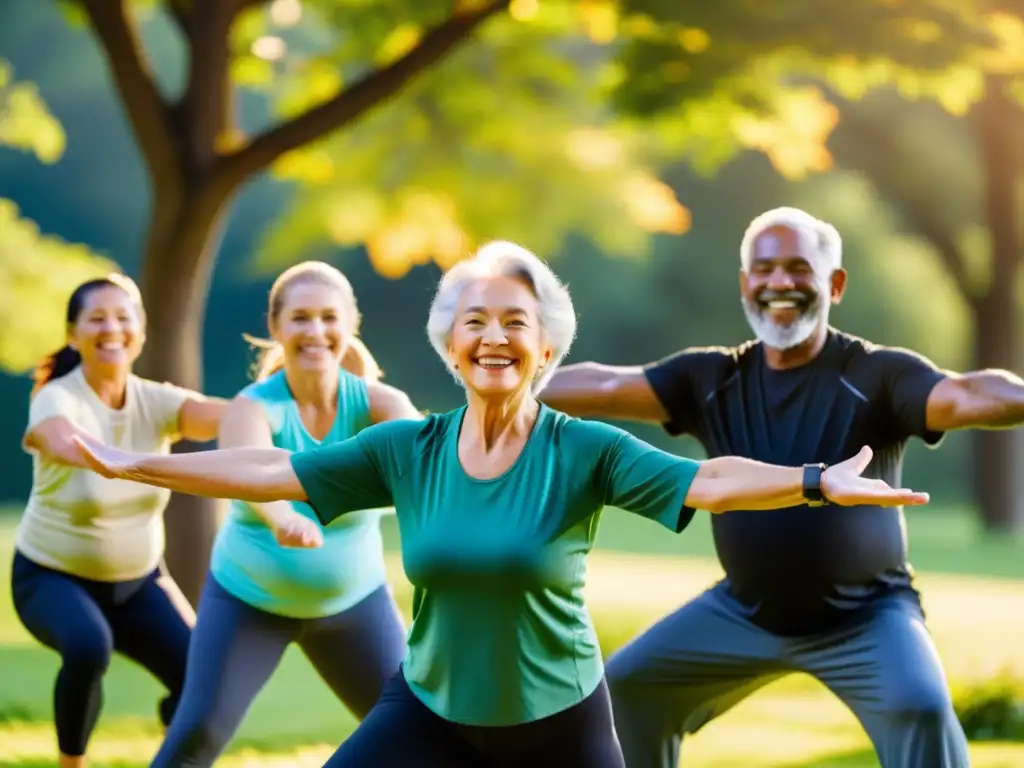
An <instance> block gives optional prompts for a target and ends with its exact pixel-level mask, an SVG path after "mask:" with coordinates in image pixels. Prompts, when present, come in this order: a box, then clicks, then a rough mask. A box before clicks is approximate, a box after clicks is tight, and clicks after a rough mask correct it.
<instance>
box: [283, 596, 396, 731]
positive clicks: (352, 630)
mask: <svg viewBox="0 0 1024 768" xmlns="http://www.w3.org/2000/svg"><path fill="white" fill-rule="evenodd" d="M299 645H300V646H301V648H302V652H303V653H305V654H306V657H307V658H308V659H309V660H310V662H311V663H312V664H313V666H314V667H315V668H316V671H317V672H318V673H319V674H320V677H322V678H323V679H324V682H326V683H327V685H328V686H330V688H331V690H332V691H334V693H335V695H337V697H338V698H339V699H341V700H342V702H344V704H345V706H346V707H348V708H349V710H351V711H352V714H354V715H355V716H356V717H357V718H358V719H360V720H362V719H363V718H364V717H366V714H367V713H368V712H369V711H370V709H371V708H372V707H373V705H374V704H375V703H376V702H377V699H378V698H379V697H380V692H381V690H383V688H384V685H385V684H386V683H387V681H388V680H390V679H391V678H392V677H394V675H395V673H396V672H397V671H398V667H399V665H400V664H401V663H402V659H403V658H405V627H404V626H403V624H402V617H401V616H400V615H399V613H398V607H397V606H396V605H395V601H394V600H393V599H392V597H391V592H390V590H389V589H388V588H387V587H386V586H383V587H381V588H380V589H378V590H377V591H376V592H374V593H373V594H371V595H370V596H369V597H367V598H366V599H365V600H363V601H362V602H360V603H358V604H357V605H354V606H353V607H352V608H350V609H349V610H347V611H345V612H343V613H339V614H337V615H336V616H329V617H327V618H323V619H318V620H316V621H314V622H311V623H310V624H309V625H308V626H307V628H306V630H305V631H304V632H303V634H302V636H301V637H300V639H299Z"/></svg>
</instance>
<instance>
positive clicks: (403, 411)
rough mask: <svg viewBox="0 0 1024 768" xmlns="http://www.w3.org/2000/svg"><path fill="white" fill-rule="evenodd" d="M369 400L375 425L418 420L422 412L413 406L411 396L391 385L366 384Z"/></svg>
mask: <svg viewBox="0 0 1024 768" xmlns="http://www.w3.org/2000/svg"><path fill="white" fill-rule="evenodd" d="M365 386H366V387H367V393H368V394H367V397H368V400H369V407H370V414H371V416H372V417H373V421H374V422H375V423H379V422H382V421H392V420H395V419H417V418H419V415H420V412H419V411H417V410H416V407H415V406H414V405H413V404H412V400H411V399H410V398H409V396H408V395H407V394H406V393H405V392H403V391H402V390H400V389H398V388H397V387H393V386H391V385H390V384H384V383H382V382H379V381H376V382H371V383H369V384H365Z"/></svg>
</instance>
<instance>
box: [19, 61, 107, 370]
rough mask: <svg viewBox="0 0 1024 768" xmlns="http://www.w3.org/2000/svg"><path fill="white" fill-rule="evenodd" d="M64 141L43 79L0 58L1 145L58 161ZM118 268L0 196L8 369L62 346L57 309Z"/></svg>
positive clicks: (28, 363) (61, 321) (29, 364)
mask: <svg viewBox="0 0 1024 768" xmlns="http://www.w3.org/2000/svg"><path fill="white" fill-rule="evenodd" d="M64 144H65V138H64V131H63V129H62V128H61V126H60V123H59V122H57V120H56V118H54V117H53V116H52V115H51V114H50V112H49V111H48V110H47V108H46V104H45V103H44V102H43V100H42V98H41V97H40V95H39V92H38V90H37V89H36V87H35V85H33V84H31V83H19V82H15V80H14V75H13V72H12V70H11V67H10V65H9V64H8V63H7V62H5V61H3V60H0V147H10V148H12V149H18V150H21V151H26V152H32V153H33V154H35V156H36V157H37V158H38V159H39V160H40V161H42V162H44V163H55V162H57V160H59V159H60V156H61V155H62V154H63V152H64ZM112 269H113V265H112V264H111V263H110V262H108V261H106V260H105V259H100V258H98V257H96V256H95V255H93V254H92V253H91V252H90V251H89V249H88V248H86V247H84V246H80V245H69V244H67V243H64V242H63V241H61V240H58V239H56V238H50V237H44V236H42V235H40V233H39V229H38V227H36V225H35V224H34V223H33V222H32V221H30V220H29V219H25V218H21V217H20V215H19V213H18V207H17V206H16V205H15V204H14V203H13V202H12V201H10V200H5V199H3V198H0V328H2V329H3V332H2V333H0V368H4V369H6V370H9V371H13V372H18V373H20V372H22V371H25V370H28V369H29V368H31V367H32V366H33V365H34V364H35V363H36V361H37V360H38V359H39V358H40V357H41V356H42V355H43V354H45V353H46V352H48V351H50V350H51V349H53V348H55V347H57V346H59V345H60V343H61V342H62V340H63V338H64V333H65V329H64V319H63V315H62V313H61V312H60V310H59V309H55V308H56V307H60V306H61V305H62V304H63V303H64V302H65V301H66V300H67V297H68V295H70V293H71V291H72V290H73V289H74V288H75V286H76V285H78V283H79V282H82V281H83V280H87V279H89V278H91V277H96V276H97V275H101V274H104V273H105V272H110V271H111V270H112ZM39 307H43V308H44V310H43V311H39V309H38V308H39Z"/></svg>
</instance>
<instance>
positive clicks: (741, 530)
mask: <svg viewBox="0 0 1024 768" xmlns="http://www.w3.org/2000/svg"><path fill="white" fill-rule="evenodd" d="M645 372H646V375H647V379H648V381H649V382H650V384H651V386H652V387H653V389H654V391H655V393H656V394H657V396H658V398H659V400H660V401H661V403H662V405H663V406H664V408H665V410H666V412H667V413H668V414H669V420H668V422H666V423H665V425H664V426H665V429H666V430H667V431H668V432H669V433H670V434H672V435H681V434H691V435H693V436H694V437H696V438H697V439H698V440H700V442H701V443H702V444H703V445H704V448H705V450H706V451H707V453H708V456H709V457H716V456H743V457H746V458H750V459H756V460H758V461H765V462H770V463H772V464H784V465H789V466H795V465H801V464H806V463H817V462H824V463H826V464H836V463H838V462H840V461H842V460H844V459H847V458H849V457H850V456H852V455H854V454H855V453H856V452H857V451H858V450H860V448H861V447H862V446H864V445H870V446H871V448H872V449H873V450H874V454H875V455H874V459H873V460H872V463H871V466H869V467H868V469H867V471H866V472H865V475H866V476H868V477H878V478H882V479H884V480H885V481H886V482H888V483H889V484H891V485H893V486H898V485H899V484H900V476H901V472H902V464H903V455H904V453H905V451H906V447H907V442H908V441H909V439H910V438H911V437H914V436H916V437H920V438H922V439H923V440H924V441H925V442H926V443H927V444H928V445H931V446H937V445H938V444H939V443H940V442H941V440H942V434H941V433H937V432H932V431H929V430H928V428H927V425H926V416H925V413H926V405H927V400H928V396H929V394H930V393H931V391H932V388H933V387H934V386H935V385H936V384H937V383H938V382H939V381H941V380H942V379H943V378H944V377H945V374H943V372H942V371H940V370H938V369H937V368H936V367H935V365H933V364H932V363H931V362H930V361H929V360H927V359H926V358H923V357H921V356H920V355H917V354H915V353H913V352H910V351H908V350H904V349H897V348H893V347H883V346H879V345H875V344H872V343H870V342H867V341H864V340H863V339H859V338H856V337H854V336H850V335H848V334H844V333H840V332H838V331H834V330H830V332H829V336H828V340H827V342H826V344H825V348H824V349H823V350H822V353H821V354H820V355H819V356H818V357H817V358H815V359H814V360H813V361H812V362H810V363H808V364H807V365H805V366H802V367H800V368H794V369H788V370H774V369H771V368H769V367H768V366H767V365H766V364H765V362H764V354H763V348H762V346H761V344H760V343H759V342H748V343H746V344H744V345H741V346H739V347H730V348H724V347H715V348H701V349H688V350H685V351H683V352H680V353H678V354H675V355H672V356H671V357H668V358H665V359H664V360H661V361H659V362H657V363H654V364H652V365H649V366H647V367H646V369H645ZM712 529H713V531H714V539H715V547H716V550H717V552H718V557H719V560H720V561H721V563H722V567H723V568H724V570H725V573H726V579H727V582H728V585H729V588H730V589H731V591H732V592H733V594H735V595H736V597H737V598H739V600H740V601H741V602H742V603H744V604H746V605H747V606H748V607H749V609H750V617H751V619H752V620H753V621H754V622H755V623H757V624H759V625H760V626H763V627H764V628H765V629H768V630H770V631H773V632H776V633H779V634H787V635H790V634H807V633H810V632H815V631H820V630H823V629H826V628H827V627H828V626H830V625H832V624H834V623H835V622H837V621H839V620H841V619H842V617H844V616H845V615H847V614H848V612H849V611H850V610H853V609H855V608H857V607H859V606H861V605H863V604H864V602H866V601H868V600H871V599H873V598H874V597H876V596H878V595H879V594H881V593H883V592H889V591H892V590H905V591H907V592H908V594H912V588H911V579H912V571H911V568H910V566H909V564H908V563H907V558H906V555H907V546H906V532H905V525H904V520H903V513H902V510H899V509H886V508H882V507H835V506H827V507H819V508H813V509H812V508H809V507H807V506H799V507H792V508H789V509H782V510H773V511H752V512H744V511H737V512H730V513H728V514H724V515H716V516H715V517H714V518H713V519H712Z"/></svg>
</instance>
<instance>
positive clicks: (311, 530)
mask: <svg viewBox="0 0 1024 768" xmlns="http://www.w3.org/2000/svg"><path fill="white" fill-rule="evenodd" d="M271 529H272V530H273V531H274V538H275V539H277V543H278V544H280V545H281V546H282V547H290V548H294V549H317V548H318V547H322V546H323V545H324V533H323V531H322V530H321V529H320V526H319V525H317V524H316V523H315V522H313V521H312V520H310V519H309V518H308V517H306V516H305V515H301V514H299V513H298V512H296V511H294V510H289V511H287V512H285V513H284V514H282V515H279V516H278V517H277V518H276V519H275V520H274V521H273V524H272V525H271Z"/></svg>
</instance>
